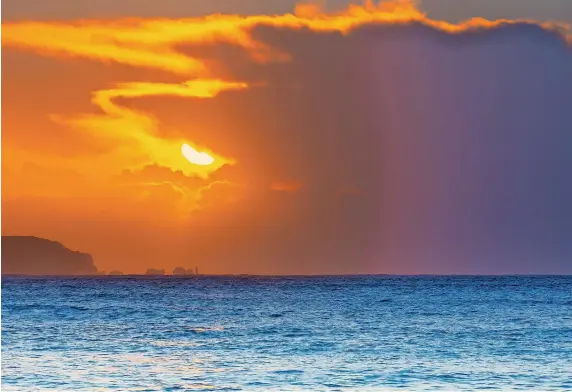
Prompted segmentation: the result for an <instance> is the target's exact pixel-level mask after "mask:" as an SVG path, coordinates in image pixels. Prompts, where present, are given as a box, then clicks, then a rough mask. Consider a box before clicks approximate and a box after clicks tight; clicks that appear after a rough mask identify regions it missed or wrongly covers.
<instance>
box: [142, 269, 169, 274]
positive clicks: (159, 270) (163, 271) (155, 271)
mask: <svg viewBox="0 0 572 392" xmlns="http://www.w3.org/2000/svg"><path fill="white" fill-rule="evenodd" d="M145 275H165V270H164V269H154V268H149V269H148V270H147V272H145Z"/></svg>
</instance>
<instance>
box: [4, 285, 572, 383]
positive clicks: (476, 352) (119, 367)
mask: <svg viewBox="0 0 572 392" xmlns="http://www.w3.org/2000/svg"><path fill="white" fill-rule="evenodd" d="M1 294H2V345H1V346H2V360H1V363H2V391H48V390H53V391H104V390H115V391H477V390H486V391H536V392H542V391H565V390H572V277H564V276H497V277H493V276H490V277H474V276H336V277H327V276H322V277H299V276H298V277H257V276H218V277H216V276H188V277H175V276H160V277H146V276H97V277H7V276H4V277H2V290H1Z"/></svg>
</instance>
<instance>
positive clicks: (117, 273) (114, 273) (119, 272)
mask: <svg viewBox="0 0 572 392" xmlns="http://www.w3.org/2000/svg"><path fill="white" fill-rule="evenodd" d="M109 275H123V272H121V271H118V270H113V271H111V272H110V273H109Z"/></svg>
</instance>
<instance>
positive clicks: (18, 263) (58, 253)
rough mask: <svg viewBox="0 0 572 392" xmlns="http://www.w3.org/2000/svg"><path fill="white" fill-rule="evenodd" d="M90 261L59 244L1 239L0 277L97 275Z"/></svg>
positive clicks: (41, 239) (13, 237) (37, 238)
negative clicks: (0, 271) (0, 259)
mask: <svg viewBox="0 0 572 392" xmlns="http://www.w3.org/2000/svg"><path fill="white" fill-rule="evenodd" d="M97 274H98V270H97V267H96V266H95V264H94V263H93V257H91V255H89V254H87V253H81V252H78V251H72V250H70V249H68V248H66V247H65V246H64V245H62V244H61V243H59V242H56V241H50V240H47V239H44V238H39V237H32V236H2V275H97Z"/></svg>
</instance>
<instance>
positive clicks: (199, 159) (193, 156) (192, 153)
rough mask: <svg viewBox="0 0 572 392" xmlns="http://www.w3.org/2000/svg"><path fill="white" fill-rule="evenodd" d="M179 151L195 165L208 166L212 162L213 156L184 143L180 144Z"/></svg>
mask: <svg viewBox="0 0 572 392" xmlns="http://www.w3.org/2000/svg"><path fill="white" fill-rule="evenodd" d="M181 152H182V153H183V156H184V157H185V158H186V159H187V160H188V161H189V162H191V163H193V164H195V165H200V166H208V165H210V164H212V163H213V162H214V158H213V157H211V156H210V155H209V154H207V153H206V152H199V151H197V150H195V149H194V148H193V147H191V146H189V145H188V144H186V143H185V144H183V145H182V146H181Z"/></svg>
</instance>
